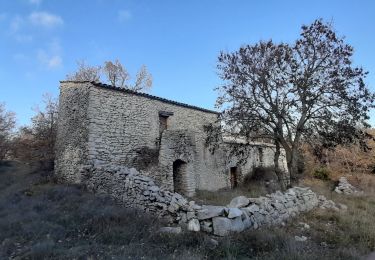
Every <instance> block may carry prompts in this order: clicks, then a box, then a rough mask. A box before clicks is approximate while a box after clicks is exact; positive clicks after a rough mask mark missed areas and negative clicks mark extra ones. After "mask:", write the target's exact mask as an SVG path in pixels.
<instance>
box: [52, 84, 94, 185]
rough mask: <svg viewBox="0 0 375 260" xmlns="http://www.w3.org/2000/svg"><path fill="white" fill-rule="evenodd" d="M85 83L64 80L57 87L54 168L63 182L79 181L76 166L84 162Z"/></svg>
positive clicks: (87, 134) (85, 130)
mask: <svg viewBox="0 0 375 260" xmlns="http://www.w3.org/2000/svg"><path fill="white" fill-rule="evenodd" d="M89 86H90V83H82V84H81V85H77V84H75V83H71V82H64V83H62V84H61V87H60V99H59V121H58V122H57V124H58V131H57V138H56V161H55V172H56V174H57V176H59V178H61V179H62V180H64V181H67V182H72V183H79V182H80V176H79V169H80V167H81V166H82V165H84V164H87V159H88V149H87V142H88V137H89V129H88V121H89V120H88V117H87V109H88V106H89Z"/></svg>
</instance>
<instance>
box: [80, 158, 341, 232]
mask: <svg viewBox="0 0 375 260" xmlns="http://www.w3.org/2000/svg"><path fill="white" fill-rule="evenodd" d="M80 174H81V175H82V176H83V182H84V183H85V185H86V186H87V188H88V189H89V190H91V191H92V192H94V193H102V194H107V195H109V196H111V197H112V198H113V199H115V200H116V201H118V202H120V203H121V204H122V205H123V206H125V207H131V208H138V209H142V210H144V211H146V212H149V213H152V214H154V215H156V216H159V217H163V218H165V219H168V220H169V222H170V223H171V224H172V223H176V224H177V223H178V224H180V225H187V228H188V229H189V230H192V231H204V232H208V233H212V234H214V235H218V236H225V235H228V234H230V233H231V232H241V231H243V230H245V229H257V228H259V227H260V226H264V225H275V224H280V223H282V222H283V221H286V220H287V219H289V218H291V217H294V216H296V215H297V214H298V213H300V212H305V211H309V210H311V209H313V208H314V207H317V206H319V205H322V206H324V207H325V208H329V207H331V208H332V207H334V206H335V204H334V203H333V202H332V201H327V200H326V199H325V198H324V197H323V196H319V197H318V196H317V195H316V194H315V193H314V192H312V191H311V190H310V189H309V188H301V187H294V188H290V189H288V190H287V191H286V192H284V193H282V192H280V191H278V192H276V193H273V194H270V195H267V196H265V197H259V198H246V197H244V196H240V197H236V198H234V199H233V200H232V201H231V202H230V204H229V205H227V206H211V205H203V206H200V205H197V204H195V202H194V201H188V200H187V199H185V198H184V197H183V196H181V195H180V194H178V193H174V192H171V191H168V190H165V189H163V188H160V187H158V186H157V185H156V184H155V181H154V180H153V179H152V178H150V177H148V176H144V175H142V174H140V173H139V172H138V171H137V170H136V169H134V168H130V169H129V168H127V167H124V166H116V165H113V164H110V165H105V164H103V165H95V166H94V165H86V166H83V167H82V168H81V170H80ZM332 205H333V206H332Z"/></svg>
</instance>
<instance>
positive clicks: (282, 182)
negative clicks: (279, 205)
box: [273, 141, 288, 190]
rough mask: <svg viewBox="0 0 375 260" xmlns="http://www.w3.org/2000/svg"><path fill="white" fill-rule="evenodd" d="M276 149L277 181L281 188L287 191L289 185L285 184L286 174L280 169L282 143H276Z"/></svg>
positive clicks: (274, 160)
mask: <svg viewBox="0 0 375 260" xmlns="http://www.w3.org/2000/svg"><path fill="white" fill-rule="evenodd" d="M275 148H276V150H275V155H274V158H273V163H274V167H275V173H276V176H277V179H278V181H279V183H280V188H281V189H282V190H285V188H286V187H287V185H288V184H287V183H286V182H285V176H284V172H283V171H282V170H281V169H280V166H279V158H280V143H279V142H278V141H276V142H275Z"/></svg>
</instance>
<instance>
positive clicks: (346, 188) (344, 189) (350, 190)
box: [335, 177, 362, 195]
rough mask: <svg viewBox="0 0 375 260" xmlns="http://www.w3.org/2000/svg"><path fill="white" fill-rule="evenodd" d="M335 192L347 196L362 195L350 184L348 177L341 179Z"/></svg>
mask: <svg viewBox="0 0 375 260" xmlns="http://www.w3.org/2000/svg"><path fill="white" fill-rule="evenodd" d="M335 192H337V193H339V194H345V195H353V194H356V195H360V194H362V191H360V190H359V189H357V188H356V187H354V186H353V185H351V184H350V183H349V182H348V179H347V178H346V177H341V178H340V179H339V183H338V185H337V187H336V188H335Z"/></svg>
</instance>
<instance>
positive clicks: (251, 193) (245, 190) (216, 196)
mask: <svg viewBox="0 0 375 260" xmlns="http://www.w3.org/2000/svg"><path fill="white" fill-rule="evenodd" d="M267 193H269V190H268V189H267V188H266V187H265V186H264V184H259V183H253V184H251V185H247V186H246V187H244V186H241V187H238V188H235V189H221V190H219V191H206V190H200V191H197V193H196V195H195V196H194V197H193V198H192V200H194V201H196V202H197V203H198V204H202V205H227V204H229V202H230V201H231V200H232V199H233V198H235V197H237V196H246V197H248V198H255V197H259V196H263V195H265V194H267Z"/></svg>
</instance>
